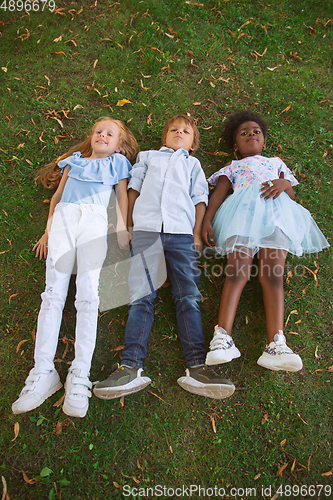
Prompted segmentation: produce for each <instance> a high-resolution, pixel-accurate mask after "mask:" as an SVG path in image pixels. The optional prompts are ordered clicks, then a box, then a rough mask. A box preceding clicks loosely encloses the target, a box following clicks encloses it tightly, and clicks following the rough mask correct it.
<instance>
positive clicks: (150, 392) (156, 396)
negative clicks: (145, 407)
mask: <svg viewBox="0 0 333 500" xmlns="http://www.w3.org/2000/svg"><path fill="white" fill-rule="evenodd" d="M149 394H152V395H153V396H155V398H158V399H160V400H161V401H163V403H166V404H167V405H169V406H172V405H171V403H168V402H167V401H164V399H162V398H161V397H160V396H158V395H157V394H155V393H154V392H152V391H149Z"/></svg>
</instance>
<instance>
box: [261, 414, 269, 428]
mask: <svg viewBox="0 0 333 500" xmlns="http://www.w3.org/2000/svg"><path fill="white" fill-rule="evenodd" d="M267 419H268V413H265V415H264V416H263V417H262V420H261V425H264V423H265V422H266V420H267Z"/></svg>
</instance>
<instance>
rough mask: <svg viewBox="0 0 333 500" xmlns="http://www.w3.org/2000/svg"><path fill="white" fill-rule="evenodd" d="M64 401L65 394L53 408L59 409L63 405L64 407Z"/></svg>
mask: <svg viewBox="0 0 333 500" xmlns="http://www.w3.org/2000/svg"><path fill="white" fill-rule="evenodd" d="M64 399H65V394H63V395H62V396H61V398H60V399H58V401H56V402H55V403H54V405H53V406H54V407H55V408H59V406H61V405H62V403H63V402H64Z"/></svg>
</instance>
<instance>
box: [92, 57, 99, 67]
mask: <svg viewBox="0 0 333 500" xmlns="http://www.w3.org/2000/svg"><path fill="white" fill-rule="evenodd" d="M97 63H98V59H95V61H94V64H93V68H94V69H95V68H96V65H97Z"/></svg>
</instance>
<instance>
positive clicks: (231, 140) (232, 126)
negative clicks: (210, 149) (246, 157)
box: [223, 109, 268, 149]
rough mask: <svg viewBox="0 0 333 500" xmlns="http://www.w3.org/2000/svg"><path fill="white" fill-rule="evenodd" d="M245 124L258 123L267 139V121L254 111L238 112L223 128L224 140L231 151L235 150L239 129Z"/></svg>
mask: <svg viewBox="0 0 333 500" xmlns="http://www.w3.org/2000/svg"><path fill="white" fill-rule="evenodd" d="M245 122H256V123H257V124H258V125H259V127H260V128H261V131H262V133H263V135H264V137H266V133H267V129H268V124H267V123H266V122H265V120H263V119H262V118H261V117H260V116H259V115H258V114H257V113H255V112H254V111H251V109H246V110H244V111H238V113H234V114H233V115H231V116H229V118H228V119H227V121H226V122H225V124H224V128H223V137H224V140H225V142H226V143H227V145H228V146H229V147H230V148H231V149H233V147H234V144H235V140H236V135H237V132H238V129H239V127H240V126H241V125H242V124H243V123H245Z"/></svg>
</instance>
